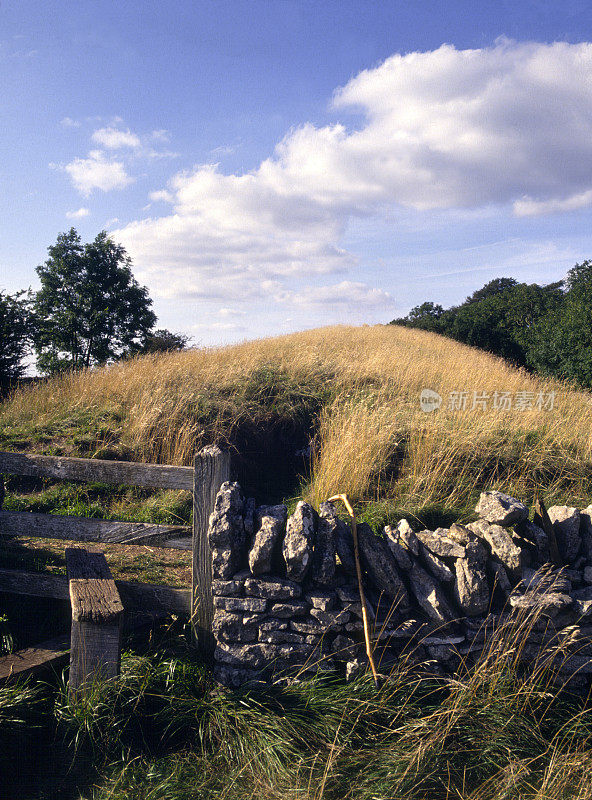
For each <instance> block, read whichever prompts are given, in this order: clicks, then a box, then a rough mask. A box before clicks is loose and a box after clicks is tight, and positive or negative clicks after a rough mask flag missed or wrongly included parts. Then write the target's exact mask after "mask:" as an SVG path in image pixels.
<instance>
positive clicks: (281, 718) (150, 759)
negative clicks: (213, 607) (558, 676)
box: [0, 623, 592, 800]
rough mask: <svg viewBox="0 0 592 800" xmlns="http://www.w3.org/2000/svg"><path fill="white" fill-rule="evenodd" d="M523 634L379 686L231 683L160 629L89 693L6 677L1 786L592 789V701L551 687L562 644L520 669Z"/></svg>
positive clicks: (502, 795)
mask: <svg viewBox="0 0 592 800" xmlns="http://www.w3.org/2000/svg"><path fill="white" fill-rule="evenodd" d="M523 624H524V623H523ZM526 624H528V625H530V623H526ZM521 638H522V637H521V631H520V630H514V629H510V628H507V629H506V630H505V631H502V632H500V634H499V636H498V638H497V639H496V640H495V641H494V642H492V644H491V647H490V649H489V650H488V651H487V652H485V653H484V655H483V657H482V659H481V662H480V663H479V664H478V665H477V667H475V668H474V669H472V670H471V671H470V672H468V671H466V672H465V671H463V670H462V668H461V670H460V672H459V675H458V677H456V678H455V679H454V680H452V679H445V678H441V679H434V678H431V679H429V678H426V677H421V675H419V674H417V673H414V672H412V671H411V670H410V668H409V667H408V666H407V664H406V662H405V660H404V659H403V660H402V661H401V662H400V663H399V664H398V665H397V667H396V668H395V669H392V670H390V671H387V674H388V680H386V681H385V683H384V685H383V686H382V688H381V689H380V690H379V691H377V690H376V689H375V688H374V684H373V682H372V680H371V678H370V676H369V675H368V674H367V675H363V676H360V677H359V678H358V679H356V680H355V681H353V682H351V683H348V684H346V683H343V682H341V681H338V680H335V679H332V680H330V679H327V678H315V679H309V680H306V681H303V682H300V683H296V684H293V685H283V686H280V685H276V686H274V687H272V688H269V687H267V688H265V689H263V690H262V689H260V688H258V687H257V686H256V685H252V686H250V687H249V686H247V687H243V689H241V690H237V691H230V690H224V689H220V688H219V687H216V686H215V685H213V684H212V682H211V679H210V677H209V674H208V671H207V670H206V669H205V667H204V666H203V665H201V664H200V663H198V662H196V660H195V658H194V657H193V656H192V654H190V653H189V652H188V651H186V650H185V648H184V647H183V644H182V641H180V639H179V637H177V638H176V639H173V637H171V635H170V634H169V636H168V637H167V638H166V639H165V640H162V639H160V640H158V639H154V638H153V648H152V650H148V651H146V650H144V651H141V650H138V649H137V647H136V648H135V649H129V650H128V651H127V652H126V654H125V655H124V658H123V661H122V673H121V676H120V678H118V679H116V680H112V681H109V682H107V683H103V684H97V685H96V686H94V687H93V688H92V690H91V691H90V693H89V694H88V695H87V697H86V698H84V699H80V700H78V701H77V702H74V703H68V701H67V699H66V693H65V687H64V685H63V684H60V683H59V682H58V684H57V686H56V685H55V684H53V685H52V684H28V685H27V684H20V685H18V684H17V685H15V686H11V687H6V688H3V689H0V745H2V746H1V747H0V771H1V772H2V775H3V776H4V781H3V782H2V786H3V789H2V791H3V792H4V794H2V797H6V798H8V797H10V798H11V800H15V798H17V797H29V798H32V797H45V798H49V797H60V798H64V797H73V798H74V797H84V798H89V800H90V798H93V800H106V798H111V799H112V800H118V799H119V798H121V800H123V799H124V798H125V800H140V798H141V799H142V800H147V799H148V798H155V799H156V798H158V800H177V799H178V800H181V798H183V800H186V799H191V798H195V800H206V798H216V799H217V800H218V799H219V798H225V799H226V800H239V798H240V799H241V800H243V798H252V800H260V799H261V798H269V800H272V799H273V800H280V798H281V800H287V799H288V798H294V799H296V798H299V799H300V798H301V799H302V800H346V799H347V798H351V799H352V800H353V799H354V798H355V800H394V799H395V798H397V799H398V798H409V800H411V799H415V798H416V799H417V800H423V799H424V798H430V799H431V800H439V799H440V798H442V800H444V799H446V800H448V799H449V798H450V799H452V798H456V799H457V800H506V799H507V798H525V800H531V799H532V800H535V799H536V800H560V799H561V800H567V799H568V798H570V800H576V799H578V798H579V799H580V800H584V798H589V797H590V796H592V747H591V745H592V712H591V711H590V709H589V708H588V707H587V705H586V702H585V701H584V700H583V699H581V698H577V697H575V696H570V695H569V694H568V693H566V692H565V691H560V692H557V691H550V684H549V681H550V678H551V673H550V672H549V671H548V670H547V669H546V666H545V665H546V664H547V663H548V662H547V660H546V658H545V655H547V654H544V653H543V654H542V658H541V666H540V669H539V670H538V672H537V674H536V675H534V676H529V677H526V676H522V675H521V674H520V668H519V648H518V651H517V648H516V642H517V641H520V639H521ZM56 753H59V754H60V755H61V758H60V759H58V760H56V757H55V756H56ZM15 766H16V767H17V768H16V769H15ZM19 767H20V772H19Z"/></svg>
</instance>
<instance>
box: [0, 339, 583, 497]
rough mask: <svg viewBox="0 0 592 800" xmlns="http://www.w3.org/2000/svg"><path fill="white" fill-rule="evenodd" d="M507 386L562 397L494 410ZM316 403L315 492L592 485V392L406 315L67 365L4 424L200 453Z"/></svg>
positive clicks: (574, 493)
mask: <svg viewBox="0 0 592 800" xmlns="http://www.w3.org/2000/svg"><path fill="white" fill-rule="evenodd" d="M423 388H430V389H432V390H435V391H437V392H438V393H439V394H440V395H441V396H442V397H443V399H444V402H443V405H442V408H441V409H440V410H439V411H436V412H433V413H431V414H426V413H424V412H422V411H421V409H420V407H419V394H420V392H421V390H422V389H423ZM454 391H465V392H467V393H468V399H467V408H466V409H465V410H462V411H453V410H449V409H448V408H447V401H448V397H449V395H450V393H451V392H454ZM496 391H497V392H502V391H504V392H509V393H510V394H511V395H512V396H515V393H516V392H522V391H529V392H533V393H534V395H535V396H536V395H538V394H539V393H540V392H542V393H544V395H545V396H548V394H549V393H550V392H555V400H554V407H553V409H552V410H549V409H541V410H538V409H537V408H536V407H535V408H532V409H530V410H522V411H519V410H514V409H512V410H506V411H503V410H493V409H492V408H491V397H492V395H493V393H494V392H496ZM473 392H478V393H485V394H486V395H488V396H489V400H488V409H487V410H482V409H481V408H475V409H472V408H471V406H472V398H473ZM307 403H308V404H309V406H310V408H313V409H315V415H316V416H315V422H314V428H315V429H316V440H317V445H318V446H317V449H316V454H315V456H314V463H313V464H312V477H311V479H310V482H309V484H308V486H307V487H306V493H307V495H308V496H309V497H310V498H311V499H313V500H315V501H319V500H321V499H323V498H325V497H328V496H329V495H331V494H334V493H335V492H338V491H339V492H347V493H348V494H350V496H351V497H353V498H354V499H355V500H357V501H363V500H375V499H380V498H385V497H387V498H389V497H391V498H396V500H397V503H398V504H399V506H400V507H401V508H404V507H405V506H408V507H410V508H411V507H413V508H421V507H422V506H427V505H431V504H444V505H446V504H447V505H451V506H457V507H458V506H462V505H463V504H466V503H467V501H468V498H469V497H471V496H472V495H474V493H475V491H476V489H478V488H480V487H483V486H488V487H492V486H495V487H496V488H500V489H505V490H508V491H512V492H513V493H515V494H519V495H521V496H524V497H525V498H528V497H530V496H532V493H533V492H534V491H535V489H537V488H543V489H544V491H545V493H546V495H547V496H553V497H555V496H557V497H559V496H565V498H566V499H567V498H570V500H571V501H572V502H575V501H576V500H585V499H586V498H587V496H588V494H589V492H590V488H591V485H592V484H591V476H592V426H591V424H590V422H591V416H592V415H591V412H592V405H591V403H592V396H591V395H590V393H588V392H584V391H580V390H577V389H575V388H572V387H570V386H568V385H567V384H563V383H561V382H559V381H556V380H547V379H542V378H538V377H536V376H533V375H530V374H528V373H526V372H525V371H523V370H518V369H515V368H513V367H512V366H510V365H509V364H507V363H506V362H504V361H502V360H501V359H499V358H496V357H494V356H491V355H488V354H486V353H483V352H481V351H478V350H476V349H473V348H470V347H467V346H465V345H462V344H460V343H457V342H454V341H451V340H449V339H446V338H443V337H440V336H438V335H436V334H431V333H427V332H425V331H419V330H412V329H406V328H402V327H398V326H363V327H345V326H338V327H329V328H320V329H316V330H310V331H305V332H302V333H297V334H291V335H287V336H280V337H277V338H271V339H261V340H258V341H253V342H247V343H244V344H240V345H235V346H228V347H220V348H206V349H195V350H190V351H187V352H180V353H173V354H166V355H158V356H147V357H142V358H138V359H134V360H131V361H128V362H125V363H120V364H116V365H112V366H110V367H107V368H104V369H99V370H96V371H92V372H83V373H79V374H70V375H66V376H63V377H60V378H56V379H53V380H50V381H48V382H47V383H44V384H42V385H38V386H34V387H31V388H27V389H24V390H22V391H20V392H18V393H16V394H15V395H14V396H13V397H12V398H11V399H10V400H9V401H7V402H6V403H4V404H3V405H2V406H1V407H0V429H3V430H4V432H5V440H6V437H8V440H11V441H16V442H17V446H16V447H15V448H14V449H18V442H19V435H20V436H21V437H22V438H24V440H25V441H26V440H27V439H28V440H29V442H30V441H37V442H38V443H39V442H40V444H37V445H35V446H36V447H37V449H39V447H40V448H41V449H43V448H44V447H45V448H47V443H48V442H49V443H50V444H51V443H55V441H56V440H60V439H61V440H62V441H67V440H68V439H69V438H70V437H71V436H72V435H76V433H77V432H79V431H80V429H81V427H82V426H83V425H85V426H86V427H87V428H88V429H89V430H90V432H91V435H93V436H95V439H96V452H100V448H101V447H109V446H111V445H113V444H116V445H117V447H119V448H125V449H127V451H128V453H129V456H130V457H132V458H135V459H139V460H145V461H160V462H163V463H173V464H189V463H190V462H191V457H192V454H193V452H194V450H195V448H196V447H198V446H201V445H202V444H204V443H206V442H207V441H211V440H213V439H218V440H222V441H224V442H232V441H233V432H234V431H236V429H238V428H239V427H240V426H241V424H244V423H245V421H250V422H253V421H254V420H255V421H256V422H257V424H259V425H262V426H264V425H265V424H266V421H269V420H272V419H273V417H274V414H281V415H283V416H284V417H290V415H293V416H298V414H299V413H300V410H301V407H304V406H306V405H307ZM315 403H317V406H315ZM11 437H12V439H11ZM23 449H25V448H23Z"/></svg>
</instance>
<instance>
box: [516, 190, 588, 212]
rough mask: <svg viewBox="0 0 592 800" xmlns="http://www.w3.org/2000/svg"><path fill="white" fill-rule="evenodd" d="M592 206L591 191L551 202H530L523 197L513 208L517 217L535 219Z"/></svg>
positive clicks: (528, 198) (529, 199)
mask: <svg viewBox="0 0 592 800" xmlns="http://www.w3.org/2000/svg"><path fill="white" fill-rule="evenodd" d="M591 204H592V189H588V190H587V191H586V192H579V193H578V194H573V195H572V196H571V197H566V198H564V199H563V200H561V199H558V198H553V199H551V200H532V199H531V198H530V197H524V198H523V199H522V200H516V201H515V202H514V205H513V208H514V213H515V214H516V216H517V217H535V216H540V215H542V214H555V213H561V212H564V211H577V210H578V209H579V208H586V207H587V206H589V205H591Z"/></svg>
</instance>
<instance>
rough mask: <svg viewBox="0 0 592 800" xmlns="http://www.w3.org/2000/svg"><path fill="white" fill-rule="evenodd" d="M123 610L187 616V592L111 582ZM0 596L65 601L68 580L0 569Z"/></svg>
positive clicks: (188, 612)
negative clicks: (3, 593) (7, 594)
mask: <svg viewBox="0 0 592 800" xmlns="http://www.w3.org/2000/svg"><path fill="white" fill-rule="evenodd" d="M115 586H116V587H117V590H118V592H119V594H120V597H121V599H122V600H123V603H124V605H125V608H126V609H127V610H129V611H149V612H154V613H156V614H159V613H163V614H167V613H168V614H186V615H187V616H189V615H190V614H191V590H190V589H177V588H175V587H173V586H159V585H158V584H152V583H136V581H120V580H116V581H115ZM0 592H9V593H10V594H22V595H29V596H30V597H49V598H52V599H53V600H68V599H69V597H70V594H69V591H68V579H67V578H66V577H65V576H64V575H47V574H45V573H43V572H25V571H24V570H20V569H0Z"/></svg>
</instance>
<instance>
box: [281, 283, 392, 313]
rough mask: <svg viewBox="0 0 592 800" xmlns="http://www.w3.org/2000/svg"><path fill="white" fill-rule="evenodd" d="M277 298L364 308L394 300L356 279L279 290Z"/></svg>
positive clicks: (297, 302) (289, 301)
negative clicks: (295, 290) (296, 289)
mask: <svg viewBox="0 0 592 800" xmlns="http://www.w3.org/2000/svg"><path fill="white" fill-rule="evenodd" d="M277 299H278V300H279V301H281V302H284V303H292V304H295V305H298V306H331V305H352V306H365V307H366V308H370V307H380V306H382V307H385V306H390V305H392V303H393V302H394V301H393V298H392V297H391V295H390V294H389V293H388V292H385V291H384V290H383V289H376V288H374V287H371V286H368V285H367V284H365V283H359V282H357V281H341V282H340V283H335V284H332V285H326V286H307V287H306V288H305V289H303V290H302V291H300V292H292V291H287V292H280V293H278V295H277Z"/></svg>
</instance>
